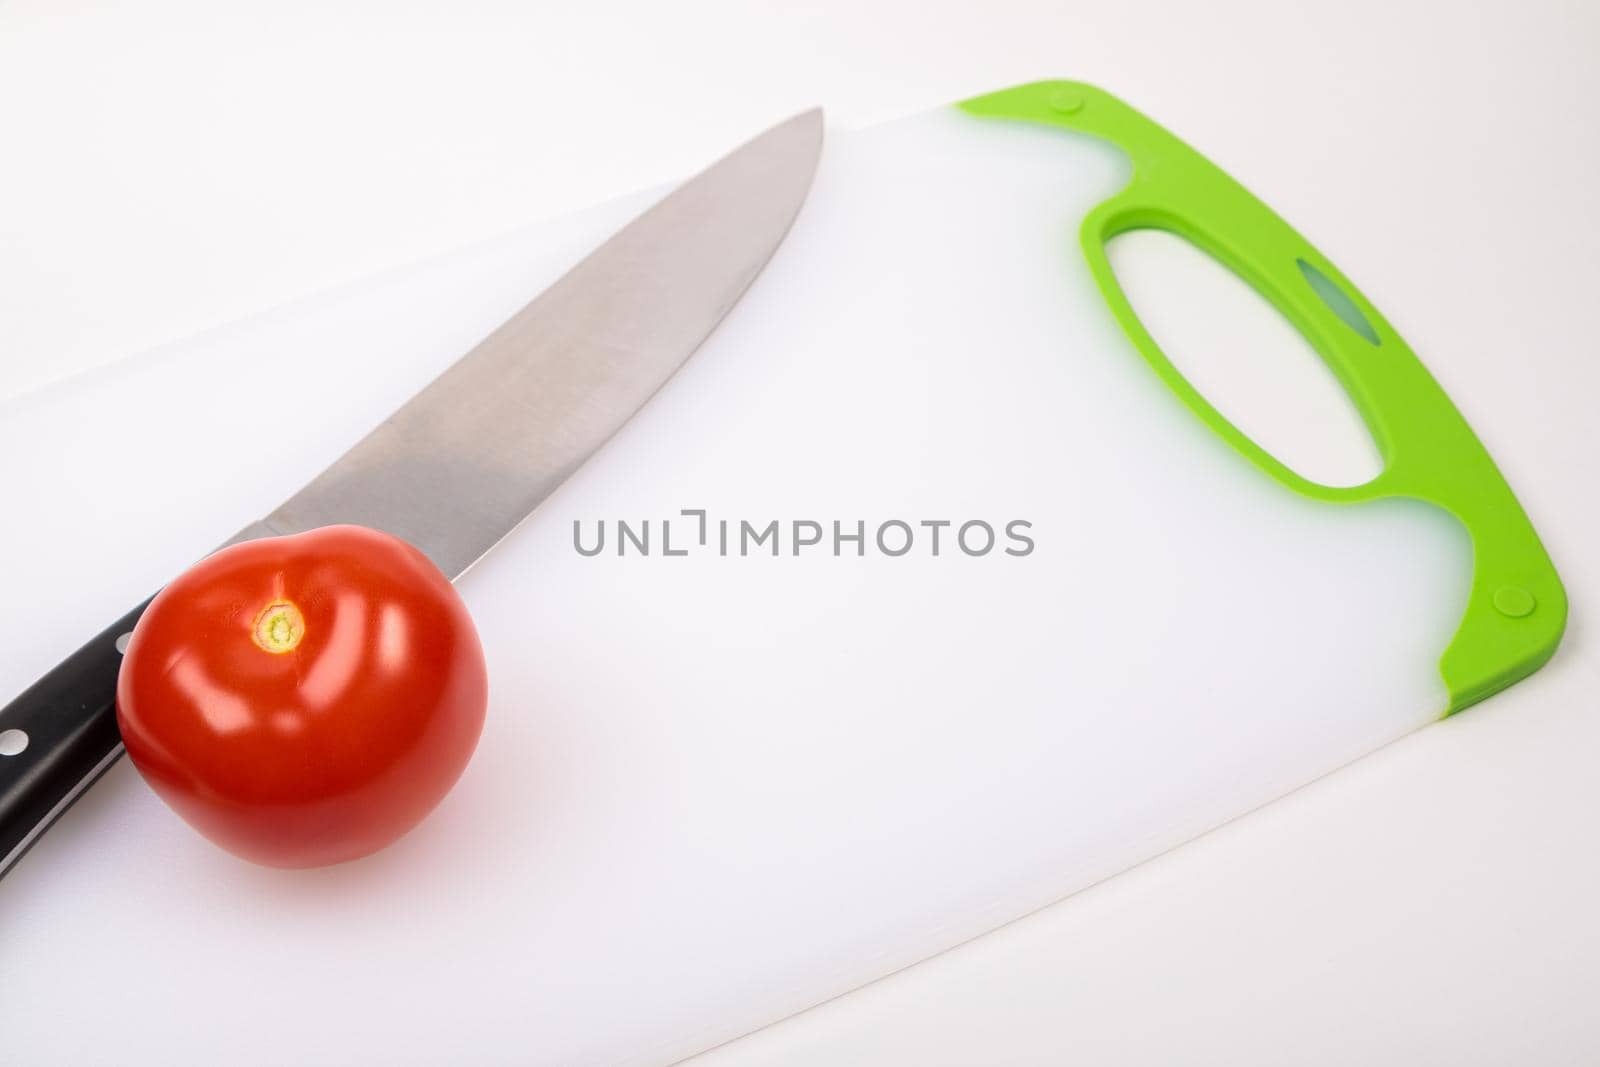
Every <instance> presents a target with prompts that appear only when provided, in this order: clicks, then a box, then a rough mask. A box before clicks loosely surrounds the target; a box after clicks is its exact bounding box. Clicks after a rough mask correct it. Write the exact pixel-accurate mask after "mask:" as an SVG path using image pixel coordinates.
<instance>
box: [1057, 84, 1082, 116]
mask: <svg viewBox="0 0 1600 1067" xmlns="http://www.w3.org/2000/svg"><path fill="white" fill-rule="evenodd" d="M1050 109H1051V110H1052V111H1059V112H1061V114H1063V115H1074V114H1077V113H1078V112H1079V111H1082V110H1083V97H1082V96H1081V95H1080V94H1078V93H1074V92H1071V91H1069V90H1066V89H1063V90H1062V91H1060V92H1058V93H1056V94H1055V95H1054V96H1052V97H1051V98H1050Z"/></svg>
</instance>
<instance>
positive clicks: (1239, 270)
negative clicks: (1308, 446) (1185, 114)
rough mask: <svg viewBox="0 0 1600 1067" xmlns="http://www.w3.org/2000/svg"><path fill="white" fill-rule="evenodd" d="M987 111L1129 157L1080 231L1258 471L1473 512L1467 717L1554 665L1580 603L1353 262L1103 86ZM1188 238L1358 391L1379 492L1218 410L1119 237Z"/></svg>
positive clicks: (1015, 93) (1141, 341)
mask: <svg viewBox="0 0 1600 1067" xmlns="http://www.w3.org/2000/svg"><path fill="white" fill-rule="evenodd" d="M960 107H961V108H962V109H963V110H965V111H967V112H969V113H971V114H973V115H980V116H988V117H994V118H1002V119H1016V120H1023V121H1030V122H1039V123H1045V124H1047V125H1050V126H1059V127H1063V128H1065V129H1069V130H1075V131H1079V132H1082V133H1087V134H1091V135H1093V136H1096V137H1100V138H1103V139H1105V140H1107V141H1110V142H1111V143H1112V144H1114V145H1116V146H1117V147H1119V148H1121V149H1122V150H1123V151H1124V152H1125V153H1127V155H1128V157H1129V159H1130V161H1131V162H1132V165H1133V176H1132V178H1131V179H1130V180H1129V182H1128V184H1127V185H1126V186H1125V187H1124V188H1123V189H1122V190H1121V191H1120V192H1118V193H1117V195H1115V196H1113V197H1112V198H1111V199H1109V200H1107V201H1105V202H1104V203H1102V204H1100V205H1099V206H1097V207H1096V208H1095V209H1094V210H1093V211H1091V212H1090V213H1089V216H1088V217H1087V218H1086V219H1084V221H1083V225H1082V228H1081V230H1080V239H1081V243H1082V246H1083V253H1084V255H1085V256H1086V257H1087V258H1088V261H1089V268H1090V270H1091V272H1092V273H1093V275H1094V279H1095V281H1096V283H1097V284H1098V285H1099V287H1100V291H1101V292H1102V294H1104V296H1105V299H1106V301H1107V302H1108V303H1109V304H1110V305H1111V310H1112V312H1113V313H1114V314H1115V315H1116V317H1117V320H1118V322H1120V323H1121V325H1122V328H1123V330H1124V331H1126V333H1127V335H1128V337H1129V338H1130V339H1131V340H1132V341H1133V343H1134V345H1135V346H1136V347H1137V348H1138V350H1139V352H1140V353H1141V354H1142V355H1143V356H1144V358H1145V359H1146V360H1147V361H1148V362H1149V363H1150V365H1151V366H1152V367H1153V368H1155V371H1156V373H1157V374H1159V375H1160V376H1161V378H1162V380H1163V381H1165V382H1166V384H1167V385H1168V386H1170V387H1171V388H1172V390H1173V391H1174V392H1175V393H1177V395H1178V396H1179V397H1181V398H1182V399H1183V402H1184V403H1185V404H1186V405H1188V407H1189V409H1190V410H1192V411H1193V412H1194V413H1195V414H1196V415H1198V416H1199V417H1200V418H1201V419H1203V420H1204V421H1205V422H1206V423H1207V424H1208V425H1209V426H1210V427H1211V428H1212V429H1213V430H1214V431H1216V432H1217V433H1218V434H1220V435H1221V436H1222V437H1223V438H1224V439H1225V440H1227V441H1228V443H1229V444H1231V445H1232V446H1233V447H1234V448H1235V449H1237V450H1238V451H1239V452H1240V453H1242V454H1243V455H1245V456H1247V457H1248V458H1249V459H1250V460H1251V461H1252V462H1254V463H1255V464H1256V466H1258V467H1260V468H1261V469H1262V470H1263V471H1265V472H1266V473H1267V474H1269V475H1271V476H1272V477H1273V478H1275V479H1277V480H1278V481H1279V482H1281V483H1283V484H1284V485H1286V486H1288V487H1289V488H1290V489H1292V490H1294V491H1295V492H1297V493H1300V494H1303V495H1304V496H1308V497H1311V498H1313V499H1315V500H1322V501H1328V502H1330V503H1340V504H1354V503H1361V502H1365V501H1371V500H1381V499H1385V498H1394V497H1403V498H1409V499H1413V500H1421V501H1426V502H1427V503H1430V504H1434V505H1436V506H1438V507H1440V508H1442V509H1444V510H1445V511H1446V512H1448V513H1449V514H1451V515H1453V516H1455V517H1456V518H1457V519H1458V520H1460V522H1461V524H1462V525H1463V526H1464V527H1466V530H1467V532H1468V534H1469V535H1470V537H1471V539H1472V547H1473V573H1472V588H1471V591H1470V593H1469V594H1468V601H1467V609H1466V614H1465V615H1464V617H1463V618H1462V620H1461V625H1460V626H1459V627H1458V628H1457V630H1456V633H1455V636H1454V637H1453V638H1452V639H1451V641H1450V645H1449V647H1448V648H1446V649H1445V651H1444V655H1443V656H1442V657H1441V658H1440V660H1439V673H1440V674H1441V676H1442V677H1443V679H1444V683H1445V687H1446V689H1447V690H1448V692H1449V694H1450V705H1449V707H1448V708H1447V709H1446V711H1445V714H1446V715H1449V714H1453V713H1455V712H1457V711H1460V710H1461V709H1463V708H1465V707H1468V706H1469V705H1471V704H1474V703H1476V702H1478V701H1479V700H1482V699H1484V698H1485V697H1487V696H1490V695H1492V694H1493V693H1496V692H1498V691H1499V690H1501V689H1504V688H1505V687H1506V686H1508V685H1511V684H1512V683H1514V682H1517V681H1519V680H1521V679H1522V678H1525V677H1527V676H1528V675H1529V674H1532V673H1533V672H1534V671H1536V670H1538V669H1539V668H1540V667H1541V666H1543V665H1544V663H1545V662H1546V661H1547V660H1549V658H1550V657H1551V655H1552V654H1553V653H1554V652H1555V649H1556V645H1557V644H1559V643H1560V641H1561V634H1562V631H1563V630H1564V629H1565V627H1566V619H1567V597H1566V593H1565V591H1564V590H1563V589H1562V586H1561V580H1560V578H1559V577H1557V575H1556V571H1555V567H1554V566H1553V565H1552V564H1551V562H1550V557H1549V556H1548V555H1547V554H1546V553H1545V550H1544V546H1543V545H1541V544H1540V543H1539V538H1538V536H1537V535H1536V534H1535V533H1534V530H1533V526H1532V525H1531V524H1530V523H1529V521H1528V517H1527V515H1525V514H1524V513H1523V510H1522V507H1521V506H1520V505H1519V504H1518V503H1517V500H1516V497H1514V496H1513V495H1512V493H1511V489H1510V487H1509V486H1508V485H1507V484H1506V482H1505V479H1504V478H1503V477H1501V475H1500V472H1499V470H1497V469H1496V468H1495V465H1494V461H1493V460H1492V459H1490V458H1489V453H1488V452H1487V451H1485V449H1484V447H1483V445H1482V444H1480V443H1479V441H1478V439H1477V437H1475V436H1474V435H1473V433H1472V429H1471V428H1470V427H1469V426H1468V425H1467V422H1466V420H1465V419H1463V418H1462V417H1461V413H1460V412H1458V411H1457V410H1456V408H1455V405H1453V404H1452V403H1451V402H1450V398H1449V397H1448V396H1446V395H1445V393H1444V390H1443V389H1441V388H1440V387H1439V384H1438V383H1437V382H1435V381H1434V380H1433V377H1432V376H1431V375H1430V374H1429V373H1428V371H1427V369H1426V368H1424V367H1423V365H1422V363H1421V361H1420V360H1418V359H1417V357H1416V355H1415V354H1414V353H1413V352H1412V351H1411V349H1410V348H1409V347H1407V345H1406V343H1405V341H1404V340H1403V339H1402V338H1401V337H1400V335H1399V334H1398V333H1396V332H1395V330H1394V327H1392V326H1390V325H1389V323H1388V321H1387V320H1385V319H1384V317H1383V316H1382V315H1381V314H1380V313H1379V312H1378V309H1377V308H1376V307H1374V306H1373V305H1372V302H1371V301H1369V300H1368V299H1367V298H1366V297H1365V296H1363V295H1362V294H1361V292H1360V290H1358V289H1356V287H1355V286H1354V285H1352V284H1351V283H1350V281H1349V279H1347V278H1346V277H1345V276H1344V275H1343V274H1342V273H1340V271H1339V269H1338V268H1337V267H1335V266H1334V265H1333V264H1332V263H1331V262H1329V261H1328V259H1327V258H1326V257H1324V256H1323V255H1322V254H1321V253H1320V252H1318V251H1317V250H1316V249H1315V248H1313V247H1312V245H1311V243H1310V242H1309V241H1307V240H1306V239H1305V238H1304V237H1302V236H1300V234H1298V233H1296V232H1295V230H1294V229H1293V228H1292V227H1291V226H1289V224H1288V223H1286V222H1284V221H1283V219H1281V218H1279V217H1278V216H1277V215H1276V214H1275V213H1274V212H1273V211H1272V209H1271V208H1269V207H1267V206H1266V205H1265V204H1263V203H1262V202H1261V201H1260V200H1258V199H1256V198H1255V197H1254V196H1253V195H1251V194H1250V192H1249V191H1248V190H1246V189H1245V188H1244V187H1243V186H1242V185H1240V184H1239V183H1238V182H1236V181H1234V180H1233V179H1232V178H1230V177H1228V175H1227V174H1225V173H1223V171H1222V170H1221V169H1219V168H1218V167H1217V166H1216V165H1214V164H1213V163H1211V162H1210V161H1209V160H1207V159H1206V158H1205V157H1204V156H1202V155H1200V153H1198V152H1196V151H1195V150H1194V149H1192V148H1190V147H1189V146H1188V145H1186V144H1184V143H1183V142H1182V141H1180V140H1179V139H1178V138H1177V137H1174V136H1173V135H1172V134H1171V133H1168V132H1167V131H1166V130H1165V129H1163V128H1162V127H1161V126H1159V125H1157V124H1156V123H1155V122H1152V121H1151V120H1150V119H1148V118H1146V117H1145V116H1144V115H1142V114H1140V113H1139V112H1138V111H1135V110H1134V109H1133V108H1131V107H1129V106H1128V105H1127V104H1124V103H1123V102H1122V101H1121V100H1118V99H1117V98H1116V97H1114V96H1112V95H1110V94H1109V93H1106V92H1104V91H1102V90H1100V89H1097V88H1095V87H1094V86H1091V85H1085V84H1083V83H1081V82H1070V81H1045V82H1034V83H1032V84H1028V85H1021V86H1017V87H1016V88H1012V89H1005V90H1002V91H1000V92H997V93H990V94H988V95H985V96H980V97H976V98H974V99H972V100H967V101H965V102H963V103H962V104H961V105H960ZM1138 229H1158V230H1165V231H1168V232H1170V233H1173V234H1176V235H1178V236H1180V237H1183V238H1185V239H1187V240H1188V241H1190V242H1192V243H1193V244H1194V245H1195V246H1196V247H1198V248H1200V249H1202V250H1203V251H1205V252H1207V253H1208V254H1210V255H1211V256H1212V257H1213V258H1214V259H1216V260H1217V261H1219V262H1220V263H1222V264H1223V265H1224V266H1226V267H1228V268H1229V269H1230V270H1232V271H1233V272H1234V273H1235V274H1237V275H1238V276H1239V277H1241V278H1243V279H1244V280H1245V281H1246V282H1248V283H1249V284H1250V285H1252V286H1253V287H1254V288H1255V289H1256V291H1257V292H1259V293H1260V294H1261V295H1262V296H1263V297H1265V298H1266V299H1267V300H1268V301H1270V302H1271V303H1272V304H1273V305H1274V306H1275V307H1276V308H1277V309H1278V311H1279V312H1281V313H1282V314H1283V315H1284V317H1285V318H1287V319H1288V320H1289V321H1290V322H1291V323H1292V324H1293V325H1294V326H1295V327H1296V328H1297V329H1298V330H1299V331H1300V332H1301V334H1303V335H1304V336H1305V337H1306V339H1307V340H1308V341H1309V342H1310V343H1311V345H1312V347H1313V348H1315V350H1316V351H1317V352H1318V353H1319V354H1320V355H1321V356H1322V359H1323V360H1324V362H1326V363H1327V365H1328V367H1329V368H1330V369H1331V370H1332V371H1333V373H1334V374H1335V375H1336V376H1337V377H1338V379H1339V381H1340V382H1341V383H1342V384H1343V386H1344V388H1345V389H1346V390H1347V391H1348V392H1349V394H1350V396H1351V398H1352V400H1353V401H1354V402H1355V405H1356V408H1357V410H1358V411H1360V413H1361V416H1362V418H1363V419H1364V420H1365V422H1366V425H1367V428H1368V429H1369V430H1370V431H1371V433H1372V436H1373V438H1374V439H1375V441H1376V442H1377V446H1378V450H1379V452H1380V453H1381V454H1382V456H1383V460H1384V468H1383V470H1382V472H1381V473H1379V474H1378V475H1377V477H1375V478H1373V479H1372V480H1371V481H1370V482H1367V483H1365V484H1364V485H1358V486H1352V487H1347V488H1333V487H1329V486H1325V485H1320V484H1318V483H1316V482H1312V481H1308V480H1307V479H1305V478H1303V477H1301V476H1300V475H1298V474H1296V473H1295V472H1294V471H1292V470H1290V469H1289V468H1288V467H1285V466H1284V465H1283V464H1282V463H1281V462H1279V461H1278V460H1277V459H1276V458H1275V457H1273V456H1272V455H1271V454H1270V453H1269V452H1267V451H1266V450H1264V449H1262V448H1261V447H1260V446H1259V445H1257V444H1256V443H1255V442H1254V441H1252V440H1251V439H1250V438H1249V437H1248V436H1246V435H1245V434H1244V433H1242V432H1241V431H1240V430H1239V429H1238V427H1236V426H1234V425H1233V423H1231V422H1229V421H1228V419H1226V418H1225V417H1224V416H1223V415H1222V414H1221V413H1220V412H1218V411H1217V410H1216V408H1214V407H1212V406H1211V404H1210V403H1208V402H1207V401H1206V398H1205V397H1204V396H1202V395H1201V394H1200V393H1199V392H1198V391H1196V390H1195V388H1194V387H1193V386H1192V385H1190V384H1189V382H1188V381H1187V380H1186V379H1185V378H1184V377H1183V375H1182V374H1181V373H1180V372H1179V371H1178V369H1177V368H1176V367H1175V366H1173V364H1172V361H1171V360H1169V359H1168V358H1167V357H1166V355H1165V354H1164V353H1163V352H1162V351H1161V349H1160V347H1159V346H1158V345H1157V344H1156V342H1155V340H1154V339H1153V338H1152V337H1151V336H1150V334H1149V333H1148V332H1147V331H1146V330H1145V328H1144V326H1143V325H1142V324H1141V323H1140V321H1139V317H1138V316H1137V315H1136V314H1135V313H1134V310H1133V307H1132V305H1131V304H1130V303H1129V302H1128V298H1127V296H1126V295H1125V294H1124V293H1123V291H1122V287H1121V286H1120V285H1118V284H1117V279H1116V275H1115V273H1113V271H1112V269H1111V263H1110V261H1109V259H1108V258H1107V255H1106V245H1107V243H1108V242H1109V241H1110V240H1111V239H1112V238H1114V237H1116V236H1118V235H1119V234H1123V233H1127V232H1128V231H1130V230H1138Z"/></svg>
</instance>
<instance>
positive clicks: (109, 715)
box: [0, 600, 150, 876]
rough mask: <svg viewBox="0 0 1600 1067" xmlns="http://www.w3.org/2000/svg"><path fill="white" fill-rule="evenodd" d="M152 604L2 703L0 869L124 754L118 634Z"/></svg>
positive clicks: (6, 867)
mask: <svg viewBox="0 0 1600 1067" xmlns="http://www.w3.org/2000/svg"><path fill="white" fill-rule="evenodd" d="M149 604H150V601H148V600H146V601H145V602H144V603H143V604H140V605H139V606H138V607H136V608H134V609H133V610H132V611H130V612H128V614H126V615H124V616H123V617H122V618H120V619H118V620H117V621H116V622H114V623H112V624H111V625H110V626H108V627H106V629H105V630H103V631H102V632H101V633H100V636H98V637H96V638H95V639H94V640H92V641H90V642H89V643H88V644H86V645H84V646H83V647H82V648H80V649H78V651H76V652H74V653H73V654H72V655H71V656H68V657H67V658H66V659H65V660H63V661H62V662H61V664H60V665H59V666H58V667H56V668H55V670H53V671H51V672H50V673H49V674H46V675H45V676H44V677H43V678H40V679H39V680H38V681H37V682H35V683H34V684H33V685H31V686H29V687H28V689H27V691H26V692H24V693H23V694H22V695H21V696H19V697H17V699H15V700H13V701H12V702H11V703H9V704H7V705H6V706H5V708H4V709H0V876H3V875H4V874H5V873H6V871H8V870H10V869H11V866H12V865H13V864H14V863H16V862H17V860H18V859H20V858H21V857H22V854H23V853H24V852H26V851H27V850H28V848H29V846H31V845H32V844H33V843H34V841H36V840H38V838H39V835H40V834H42V833H44V831H45V828H46V827H48V826H49V825H50V824H51V823H52V822H54V821H55V820H56V819H57V818H58V817H59V816H60V815H61V813H62V812H64V811H66V810H67V809H68V808H69V807H71V806H72V802H73V801H74V800H77V799H78V796H79V795H80V794H81V793H82V792H83V791H84V790H85V789H87V788H88V787H89V786H90V785H91V784H92V783H93V782H94V780H95V779H96V778H98V777H100V775H101V774H103V773H104V772H105V770H106V769H107V768H108V767H110V766H111V765H112V764H113V763H115V762H116V760H117V757H118V756H120V755H122V735H121V734H120V733H118V732H117V672H118V671H119V670H120V669H121V667H122V650H121V648H120V647H118V646H119V644H122V643H123V642H120V641H119V639H120V638H122V637H123V635H124V634H128V633H131V632H132V631H133V624H134V623H136V622H138V621H139V616H140V615H142V614H144V609H145V608H146V607H148V606H149ZM19 746H20V747H21V751H17V749H18V748H19ZM8 752H9V753H12V754H11V755H5V753H8Z"/></svg>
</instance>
